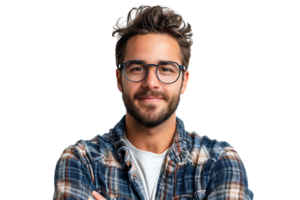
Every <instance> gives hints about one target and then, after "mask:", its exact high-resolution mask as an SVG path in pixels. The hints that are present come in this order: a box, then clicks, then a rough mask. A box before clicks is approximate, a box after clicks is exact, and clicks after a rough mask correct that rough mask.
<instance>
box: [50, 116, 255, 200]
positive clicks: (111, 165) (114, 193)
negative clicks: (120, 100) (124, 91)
mask: <svg viewBox="0 0 300 200" xmlns="http://www.w3.org/2000/svg"><path fill="white" fill-rule="evenodd" d="M176 120H177V125H176V126H177V127H176V132H175V135H174V139H173V142H172V145H171V146H170V149H169V152H168V154H167V156H166V159H165V161H164V164H163V166H162V168H161V171H160V176H159V179H158V183H157V186H156V195H155V200H171V199H174V200H180V199H197V200H201V199H208V200H221V199H222V200H223V199H224V200H225V199H226V200H244V199H247V200H250V199H253V193H252V192H251V191H250V190H249V189H248V180H247V174H246V171H245V168H244V165H243V163H242V161H241V159H240V157H239V155H238V154H237V152H236V151H235V150H234V149H233V148H232V147H231V146H230V145H229V144H228V143H226V142H218V141H216V140H210V139H209V138H208V137H206V136H203V137H201V136H199V135H197V134H196V133H194V132H192V133H189V132H187V131H185V128H184V124H183V122H182V121H181V120H180V119H179V118H178V117H177V118H176ZM124 135H125V116H124V117H123V118H122V120H121V121H120V122H119V123H118V124H117V125H116V126H115V127H114V128H113V129H111V130H110V132H109V133H106V134H104V135H102V136H100V135H98V136H96V137H95V138H94V139H92V140H89V141H83V140H80V141H78V142H77V143H76V144H75V145H71V146H69V147H68V148H66V149H65V150H64V152H63V154H62V156H61V157H60V159H59V160H58V162H57V165H56V169H55V192H54V196H53V199H56V200H62V199H65V200H73V199H74V200H75V199H78V200H79V199H80V200H87V199H88V198H91V199H94V198H93V197H92V194H91V193H92V191H94V190H95V191H97V192H98V193H100V194H101V195H102V196H103V197H104V198H106V199H107V200H135V199H136V200H138V199H140V200H146V199H147V198H146V195H145V188H143V184H142V182H141V179H140V178H139V175H138V173H137V169H136V166H134V164H133V162H131V157H130V154H129V152H128V148H127V146H126V142H125V139H124Z"/></svg>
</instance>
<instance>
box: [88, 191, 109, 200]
mask: <svg viewBox="0 0 300 200" xmlns="http://www.w3.org/2000/svg"><path fill="white" fill-rule="evenodd" d="M92 195H93V197H94V198H95V199H96V200H106V199H105V198H104V197H103V196H101V195H100V194H99V193H98V192H96V191H93V192H92ZM87 200H90V199H87Z"/></svg>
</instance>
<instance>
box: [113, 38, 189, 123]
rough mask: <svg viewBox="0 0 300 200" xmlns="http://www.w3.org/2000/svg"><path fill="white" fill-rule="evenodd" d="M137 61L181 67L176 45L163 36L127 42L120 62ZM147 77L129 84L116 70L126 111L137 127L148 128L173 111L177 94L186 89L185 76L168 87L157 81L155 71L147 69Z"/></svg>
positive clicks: (178, 98)
mask: <svg viewBox="0 0 300 200" xmlns="http://www.w3.org/2000/svg"><path fill="white" fill-rule="evenodd" d="M128 60H141V61H144V62H145V63H146V64H156V65H157V64H159V62H161V61H174V62H177V63H178V64H182V63H181V54H180V47H179V44H178V42H177V41H176V40H175V39H174V38H173V37H171V36H169V35H167V34H146V35H138V36H133V37H132V38H130V39H129V40H128V41H127V47H126V55H125V58H124V62H127V61H128ZM148 70H149V72H148V75H147V77H146V78H145V79H144V80H143V81H141V82H138V83H134V82H131V81H129V80H127V79H126V78H125V77H124V71H122V74H120V72H119V70H117V80H118V88H119V90H120V91H121V92H122V94H123V95H122V96H123V101H124V104H125V107H126V110H127V113H128V114H130V115H131V116H132V117H133V118H134V119H135V120H136V121H137V122H138V123H140V124H142V125H144V126H146V127H148V128H151V127H155V126H158V125H159V124H161V123H163V122H164V121H166V120H167V119H169V117H170V116H171V115H172V114H175V110H176V108H177V106H178V103H179V100H180V94H183V93H184V91H185V89H186V84H187V81H188V76H189V73H188V71H187V72H186V73H185V74H184V80H183V81H182V76H183V73H182V72H181V75H180V77H179V79H178V80H177V81H176V82H175V83H172V84H165V83H162V82H160V81H159V80H158V78H157V76H156V67H155V66H148Z"/></svg>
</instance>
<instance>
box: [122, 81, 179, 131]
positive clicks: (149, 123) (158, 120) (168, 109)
mask: <svg viewBox="0 0 300 200" xmlns="http://www.w3.org/2000/svg"><path fill="white" fill-rule="evenodd" d="M181 87H182V85H181ZM181 87H180V89H181ZM122 88H123V87H122ZM141 96H143V97H146V96H159V97H162V98H163V100H164V101H166V102H167V105H166V106H165V107H164V108H162V110H161V111H159V112H156V113H155V110H156V108H157V106H156V105H154V104H148V105H146V106H147V108H146V111H144V112H142V111H141V110H140V109H139V108H138V107H137V106H135V105H134V99H139V97H141ZM122 98H123V101H124V104H125V107H126V110H127V112H128V113H129V114H130V115H131V116H132V117H133V118H134V119H135V120H136V121H137V122H138V123H139V124H141V125H143V126H145V127H147V128H153V127H156V126H158V125H160V124H162V123H163V122H165V121H166V120H167V119H169V118H170V117H171V115H172V114H173V113H174V112H175V111H176V109H177V107H178V104H179V101H180V90H179V92H178V94H177V95H175V96H174V97H172V98H170V97H169V95H168V94H167V93H165V92H160V91H151V90H144V91H141V92H138V93H136V94H134V97H133V99H131V98H130V96H129V95H128V94H126V93H125V92H124V90H123V91H122Z"/></svg>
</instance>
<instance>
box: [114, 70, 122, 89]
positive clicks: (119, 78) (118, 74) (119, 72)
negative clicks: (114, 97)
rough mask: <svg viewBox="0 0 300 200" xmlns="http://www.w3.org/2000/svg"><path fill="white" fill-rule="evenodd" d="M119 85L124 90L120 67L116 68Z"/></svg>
mask: <svg viewBox="0 0 300 200" xmlns="http://www.w3.org/2000/svg"><path fill="white" fill-rule="evenodd" d="M116 78H117V86H118V89H119V91H120V92H122V91H123V90H122V86H123V84H122V73H121V71H120V70H119V69H117V70H116Z"/></svg>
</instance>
